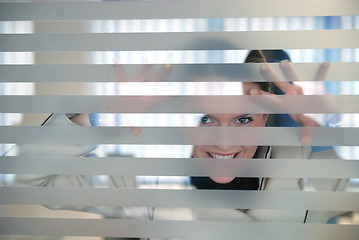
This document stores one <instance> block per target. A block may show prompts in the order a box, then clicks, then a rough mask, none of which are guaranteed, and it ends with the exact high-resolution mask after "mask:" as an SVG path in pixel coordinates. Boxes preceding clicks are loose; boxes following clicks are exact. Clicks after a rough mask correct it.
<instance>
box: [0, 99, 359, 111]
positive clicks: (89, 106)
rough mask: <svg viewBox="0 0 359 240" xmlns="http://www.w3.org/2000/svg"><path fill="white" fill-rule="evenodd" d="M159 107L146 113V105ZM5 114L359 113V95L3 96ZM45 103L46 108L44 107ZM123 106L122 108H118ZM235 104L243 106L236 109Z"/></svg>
mask: <svg viewBox="0 0 359 240" xmlns="http://www.w3.org/2000/svg"><path fill="white" fill-rule="evenodd" d="M146 101H151V102H154V103H157V104H156V105H154V106H153V107H152V108H147V109H143V108H141V107H139V106H142V105H143V103H144V102H146ZM0 102H1V103H2V104H1V105H0V112H3V113H19V112H22V113H49V112H58V113H141V112H142V113H216V114H220V113H253V114H255V113H258V114H259V113H358V112H359V105H358V104H357V103H358V102H359V95H325V96H321V95H308V96H301V95H286V96H283V95H270V96H268V95H263V96H248V95H243V96H230V95H228V96H214V95H212V96H209V95H207V96H200V95H197V96H194V95H192V96H191V95H186V96H185V95H180V96H176V95H174V96H166V95H161V96H145V95H143V96H65V95H63V96H60V95H51V96H46V95H43V96H41V95H36V96H35V95H34V96H21V95H20V96H15V95H8V96H0ZM44 103H46V104H44ZM119 103H120V104H119ZM233 103H240V104H236V105H234V104H233Z"/></svg>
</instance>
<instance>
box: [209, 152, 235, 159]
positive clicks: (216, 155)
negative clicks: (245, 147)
mask: <svg viewBox="0 0 359 240" xmlns="http://www.w3.org/2000/svg"><path fill="white" fill-rule="evenodd" d="M209 155H211V157H212V158H234V156H235V155H236V153H235V154H231V155H219V154H215V153H209Z"/></svg>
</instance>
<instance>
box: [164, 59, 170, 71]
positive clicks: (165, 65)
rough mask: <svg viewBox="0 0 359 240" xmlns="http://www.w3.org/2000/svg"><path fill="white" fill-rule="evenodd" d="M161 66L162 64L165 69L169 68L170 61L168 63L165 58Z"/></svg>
mask: <svg viewBox="0 0 359 240" xmlns="http://www.w3.org/2000/svg"><path fill="white" fill-rule="evenodd" d="M163 66H164V67H165V68H166V69H169V68H171V63H169V61H167V60H165V61H164V62H163Z"/></svg>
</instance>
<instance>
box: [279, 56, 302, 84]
mask: <svg viewBox="0 0 359 240" xmlns="http://www.w3.org/2000/svg"><path fill="white" fill-rule="evenodd" d="M279 67H280V69H281V70H282V72H283V74H284V76H285V77H286V80H287V82H298V81H300V79H301V78H300V77H299V75H298V73H297V72H296V71H295V70H294V68H293V67H292V65H291V64H290V62H289V60H283V61H281V62H280V63H279Z"/></svg>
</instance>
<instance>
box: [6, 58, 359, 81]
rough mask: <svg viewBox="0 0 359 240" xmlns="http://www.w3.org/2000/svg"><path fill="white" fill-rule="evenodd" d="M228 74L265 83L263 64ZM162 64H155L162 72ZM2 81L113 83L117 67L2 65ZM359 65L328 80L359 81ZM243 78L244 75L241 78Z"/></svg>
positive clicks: (176, 72)
mask: <svg viewBox="0 0 359 240" xmlns="http://www.w3.org/2000/svg"><path fill="white" fill-rule="evenodd" d="M217 65H221V66H223V68H224V69H228V71H233V70H235V71H238V72H242V73H243V74H245V73H246V76H252V77H251V78H249V79H248V78H246V79H241V81H251V80H257V81H262V79H263V77H262V75H261V74H260V72H259V67H260V65H261V64H255V63H247V64H241V63H239V64H217ZM269 65H270V66H271V68H272V69H273V70H274V71H276V72H278V73H279V72H280V70H279V65H278V64H275V63H273V64H272V63H269ZM121 66H122V68H123V69H124V71H126V72H130V73H131V72H136V70H137V71H138V69H140V68H141V67H142V65H141V64H140V65H137V64H128V65H125V64H123V65H121ZM210 66H211V64H191V65H190V64H173V65H171V74H170V76H169V79H168V81H172V82H188V81H190V79H188V78H183V77H181V73H185V72H187V71H188V69H189V68H191V69H197V70H198V71H201V68H204V67H209V68H210ZM292 66H293V68H294V69H296V71H298V72H300V73H301V74H302V78H301V79H300V80H301V81H313V80H314V76H315V73H316V72H317V70H318V67H319V66H320V63H292ZM159 67H161V65H158V66H157V65H154V66H153V68H154V69H158V68H159ZM0 71H1V79H0V81H1V82H112V81H115V80H116V78H115V74H114V66H113V65H111V64H81V65H80V64H78V65H57V64H53V65H52V64H51V65H40V64H39V65H0ZM358 76H359V63H357V62H347V63H342V62H333V63H330V70H329V72H328V75H327V77H326V78H325V79H324V80H325V81H359V77H358ZM238 77H239V78H240V77H241V76H238Z"/></svg>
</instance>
